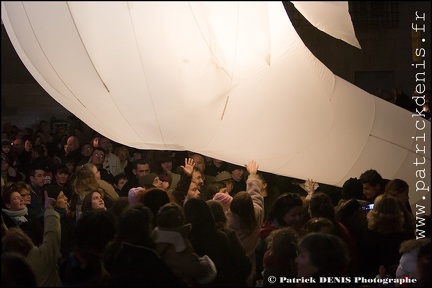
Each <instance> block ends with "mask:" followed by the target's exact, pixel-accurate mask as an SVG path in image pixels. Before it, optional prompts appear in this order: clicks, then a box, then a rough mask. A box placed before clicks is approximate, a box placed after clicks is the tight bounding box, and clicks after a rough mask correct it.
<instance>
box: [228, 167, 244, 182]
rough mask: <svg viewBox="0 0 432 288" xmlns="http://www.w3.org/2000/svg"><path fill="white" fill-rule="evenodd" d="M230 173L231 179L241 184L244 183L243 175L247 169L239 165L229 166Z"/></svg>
mask: <svg viewBox="0 0 432 288" xmlns="http://www.w3.org/2000/svg"><path fill="white" fill-rule="evenodd" d="M229 167H230V168H229V172H231V177H232V179H233V180H234V181H236V182H239V181H243V180H244V179H243V175H244V172H245V169H244V168H243V167H242V166H239V165H230V166H229Z"/></svg>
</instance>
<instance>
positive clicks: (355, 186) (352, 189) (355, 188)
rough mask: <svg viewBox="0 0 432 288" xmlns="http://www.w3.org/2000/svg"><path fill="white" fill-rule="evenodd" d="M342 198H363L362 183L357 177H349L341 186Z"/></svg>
mask: <svg viewBox="0 0 432 288" xmlns="http://www.w3.org/2000/svg"><path fill="white" fill-rule="evenodd" d="M341 198H342V199H345V200H349V199H352V198H354V199H363V198H364V195H363V184H362V182H361V181H360V180H359V179H357V178H350V179H348V180H346V181H345V183H344V184H343V186H342V195H341Z"/></svg>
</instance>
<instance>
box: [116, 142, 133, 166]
mask: <svg viewBox="0 0 432 288" xmlns="http://www.w3.org/2000/svg"><path fill="white" fill-rule="evenodd" d="M114 154H115V155H117V157H119V159H120V162H121V163H123V162H125V161H128V160H129V159H130V153H129V149H128V148H127V147H126V146H119V147H117V148H116V149H115V151H114Z"/></svg>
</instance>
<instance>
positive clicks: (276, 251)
mask: <svg viewBox="0 0 432 288" xmlns="http://www.w3.org/2000/svg"><path fill="white" fill-rule="evenodd" d="M298 238H299V234H298V233H297V231H296V230H295V229H294V228H292V227H283V228H280V229H276V230H273V231H272V232H271V233H270V235H269V236H268V237H267V238H266V242H267V249H269V250H270V251H271V252H272V254H273V255H274V257H276V258H278V259H285V260H286V261H285V262H284V263H287V265H290V266H291V269H290V270H291V271H293V270H294V271H295V263H294V261H295V258H296V257H297V242H298Z"/></svg>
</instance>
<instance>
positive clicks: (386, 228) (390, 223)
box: [367, 194, 405, 234]
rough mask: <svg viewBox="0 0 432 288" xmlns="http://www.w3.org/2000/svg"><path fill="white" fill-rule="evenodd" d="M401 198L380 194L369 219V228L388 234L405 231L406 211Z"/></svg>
mask: <svg viewBox="0 0 432 288" xmlns="http://www.w3.org/2000/svg"><path fill="white" fill-rule="evenodd" d="M399 202H402V201H401V200H400V199H399V198H397V197H395V196H391V195H389V194H382V195H379V196H378V197H377V198H376V199H375V202H374V204H375V205H374V209H373V210H371V211H370V212H369V213H370V214H369V216H368V218H367V220H368V228H369V229H370V230H376V231H377V232H378V233H383V234H388V233H393V232H403V231H404V225H405V217H404V213H403V211H402V210H401V206H403V203H399Z"/></svg>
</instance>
